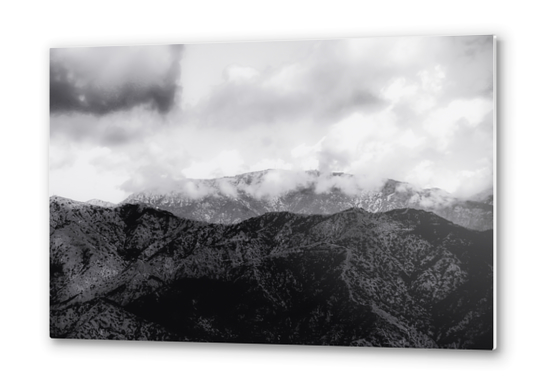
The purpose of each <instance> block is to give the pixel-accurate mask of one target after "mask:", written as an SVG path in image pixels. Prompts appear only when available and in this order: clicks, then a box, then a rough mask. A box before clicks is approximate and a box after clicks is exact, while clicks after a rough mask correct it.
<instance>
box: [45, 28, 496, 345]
mask: <svg viewBox="0 0 542 384" xmlns="http://www.w3.org/2000/svg"><path fill="white" fill-rule="evenodd" d="M495 57H496V45H495V38H494V36H493V35H461V36H397V37H363V38H347V39H327V40H277V41H260V42H258V41H250V42H225V43H189V44H170V45H129V46H128V45H123V46H114V45H110V46H84V47H83V46H81V47H58V48H51V49H50V51H49V118H50V121H49V124H50V127H49V167H48V170H49V175H48V176H49V179H48V180H49V241H50V243H49V300H50V302H49V316H50V317H49V334H50V337H51V338H53V339H110V340H140V341H144V340H148V341H175V342H200V343H209V342H211V343H242V344H286V345H313V346H351V347H388V348H419V349H468V350H488V351H490V350H493V349H494V348H495V345H496V325H495V324H496V308H495V307H496V292H495V290H496V274H495V268H496V257H495V244H496V237H495V229H496V223H497V220H496V212H495V208H494V195H495V196H496V182H495V180H496V154H497V151H496V121H495V120H496V118H495V117H496V102H495V90H496V84H495V83H496V81H495V65H496V63H495V61H496V59H495Z"/></svg>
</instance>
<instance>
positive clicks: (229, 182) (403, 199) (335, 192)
mask: <svg viewBox="0 0 542 384" xmlns="http://www.w3.org/2000/svg"><path fill="white" fill-rule="evenodd" d="M126 203H130V204H140V203H143V204H147V205H149V206H151V207H154V208H156V209H162V210H166V211H169V212H171V213H173V214H174V215H176V216H179V217H183V218H187V219H192V220H197V221H205V222H209V223H219V224H234V223H239V222H241V221H243V220H246V219H248V218H252V217H257V216H260V215H262V214H264V213H268V212H282V211H287V212H292V213H301V214H332V213H338V212H341V211H344V210H346V209H349V208H362V209H364V210H366V211H369V212H386V211H390V210H393V209H400V208H414V209H420V210H425V211H429V212H433V213H435V214H437V215H439V216H441V217H443V218H445V219H447V220H450V221H451V222H453V223H455V224H458V225H461V226H464V227H466V228H470V229H476V230H487V229H492V228H493V192H492V190H491V189H490V190H487V191H484V192H482V193H480V194H477V195H475V196H473V197H472V198H470V199H460V198H456V197H453V196H452V195H450V194H449V193H447V192H446V191H443V190H441V189H438V188H431V189H420V188H416V187H414V186H413V185H411V184H408V183H404V182H399V181H395V180H386V181H385V182H383V183H381V184H380V185H377V186H371V187H365V186H363V185H360V184H359V183H358V182H357V180H356V178H355V177H354V176H352V175H349V174H344V173H331V174H322V173H320V172H318V171H308V172H293V171H285V170H267V171H259V172H252V173H246V174H242V175H237V176H233V177H223V178H219V179H200V180H198V179H189V180H185V181H184V182H182V183H180V184H179V186H178V188H176V189H174V190H172V191H168V192H161V191H159V190H148V191H143V192H139V193H135V194H132V195H131V196H129V197H128V198H127V199H126V200H124V201H123V202H122V203H121V204H126ZM101 204H102V205H103V203H101ZM98 205H99V204H98Z"/></svg>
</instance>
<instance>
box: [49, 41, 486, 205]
mask: <svg viewBox="0 0 542 384" xmlns="http://www.w3.org/2000/svg"><path fill="white" fill-rule="evenodd" d="M50 90H51V91H50V113H51V114H50V151H49V152H50V159H49V160H50V162H49V167H50V194H51V195H60V196H64V197H68V198H72V199H75V200H80V201H86V200H89V199H92V198H98V199H102V200H107V201H111V202H114V203H117V202H120V201H121V200H123V199H124V198H126V197H127V196H128V195H129V194H131V193H133V192H138V191H141V190H145V189H150V188H159V189H161V190H164V191H165V190H168V189H171V188H174V186H176V185H178V183H179V182H182V180H184V179H186V178H215V177H221V176H231V175H235V174H239V173H245V172H250V171H257V170H264V169H269V168H276V169H290V170H294V171H301V170H312V169H317V170H320V171H321V172H329V171H339V172H347V173H351V174H353V175H355V177H356V179H357V180H358V182H359V184H360V185H365V186H367V188H370V187H374V186H376V185H378V183H380V180H382V179H384V178H392V179H396V180H401V181H406V182H409V183H412V184H414V185H416V186H418V187H421V188H426V187H439V188H442V189H444V190H447V191H448V192H450V193H453V194H455V195H457V196H462V197H465V196H468V195H470V194H474V193H477V192H480V191H481V190H484V189H487V188H488V187H491V186H492V180H493V38H492V37H491V36H467V37H424V38H418V37H401V38H363V39H347V40H326V41H302V42H261V43H224V44H192V45H169V46H134V47H102V48H69V49H52V50H51V58H50Z"/></svg>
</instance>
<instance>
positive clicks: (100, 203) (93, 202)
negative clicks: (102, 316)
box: [87, 199, 117, 208]
mask: <svg viewBox="0 0 542 384" xmlns="http://www.w3.org/2000/svg"><path fill="white" fill-rule="evenodd" d="M87 204H91V205H97V206H98V207H106V208H113V207H115V206H116V205H117V204H113V203H110V202H109V201H103V200H99V199H92V200H89V201H87Z"/></svg>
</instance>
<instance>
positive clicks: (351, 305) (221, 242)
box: [50, 197, 493, 349]
mask: <svg viewBox="0 0 542 384" xmlns="http://www.w3.org/2000/svg"><path fill="white" fill-rule="evenodd" d="M50 214H51V233H50V237H51V242H50V244H51V245H50V247H51V248H50V255H51V280H50V281H51V336H52V337H58V338H114V339H121V338H126V339H149V340H191V341H222V342H265V343H292V344H330V345H358V346H393V347H423V348H438V347H440V348H482V349H490V348H492V335H493V329H492V324H493V323H492V316H493V305H492V303H493V291H492V290H493V271H492V260H493V259H492V257H493V250H492V244H493V242H492V231H485V232H479V231H472V230H469V229H465V228H463V227H460V226H457V225H454V224H452V223H451V222H449V221H447V220H444V219H442V218H440V217H438V216H436V215H435V214H432V213H428V212H424V211H420V210H414V209H399V210H392V211H389V212H385V213H370V212H367V211H365V210H363V209H360V208H353V209H348V210H346V211H343V212H339V213H335V214H332V215H302V214H294V213H288V212H277V213H266V214H264V215H261V216H258V217H254V218H250V219H248V220H245V221H242V222H240V223H237V224H233V225H221V224H207V223H203V222H196V221H191V220H188V219H183V218H179V217H177V216H175V215H173V214H171V213H169V212H166V211H163V210H157V209H154V208H151V207H149V206H145V205H132V204H124V205H119V206H117V207H114V208H107V207H100V206H96V205H91V204H85V203H78V202H74V201H71V200H68V199H63V198H58V197H53V198H51V200H50Z"/></svg>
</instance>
